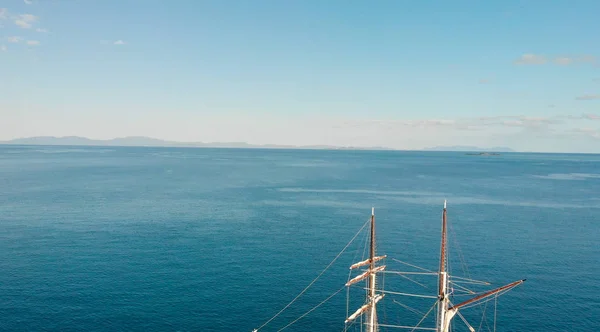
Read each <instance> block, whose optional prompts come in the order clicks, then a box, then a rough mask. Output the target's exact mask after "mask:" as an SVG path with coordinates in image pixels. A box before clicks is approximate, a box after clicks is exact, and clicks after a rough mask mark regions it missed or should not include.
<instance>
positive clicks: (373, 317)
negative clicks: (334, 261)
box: [345, 208, 386, 332]
mask: <svg viewBox="0 0 600 332" xmlns="http://www.w3.org/2000/svg"><path fill="white" fill-rule="evenodd" d="M385 257H386V256H385V255H384V256H379V257H377V256H375V208H373V209H371V243H370V250H369V258H368V259H367V260H364V261H362V262H358V263H355V264H353V265H352V266H350V269H351V270H352V269H356V268H358V267H361V266H365V265H368V266H369V269H368V270H367V271H365V272H364V273H362V274H360V275H358V276H356V277H354V278H353V279H351V280H350V281H348V282H347V283H346V286H351V285H353V284H355V283H357V282H359V281H361V280H365V279H366V280H367V289H368V293H367V298H366V301H365V302H366V303H365V304H364V305H363V306H362V307H360V308H358V310H356V312H354V313H353V314H352V315H350V316H349V317H348V318H347V319H346V322H345V323H348V322H350V321H353V320H354V319H356V318H357V317H358V316H360V315H362V314H363V313H366V316H367V332H376V331H377V310H376V305H377V302H379V300H381V299H382V298H383V296H384V294H377V293H376V292H375V291H376V284H375V282H376V274H377V272H381V271H383V270H384V269H385V265H382V266H375V263H376V262H377V261H380V260H382V259H384V258H385Z"/></svg>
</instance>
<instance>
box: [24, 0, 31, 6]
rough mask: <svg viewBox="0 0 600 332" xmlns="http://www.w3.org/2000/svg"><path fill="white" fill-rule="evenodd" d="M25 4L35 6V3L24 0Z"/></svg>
mask: <svg viewBox="0 0 600 332" xmlns="http://www.w3.org/2000/svg"><path fill="white" fill-rule="evenodd" d="M23 2H25V4H27V5H31V4H33V1H31V0H23Z"/></svg>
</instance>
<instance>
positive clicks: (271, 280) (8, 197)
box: [0, 146, 600, 332]
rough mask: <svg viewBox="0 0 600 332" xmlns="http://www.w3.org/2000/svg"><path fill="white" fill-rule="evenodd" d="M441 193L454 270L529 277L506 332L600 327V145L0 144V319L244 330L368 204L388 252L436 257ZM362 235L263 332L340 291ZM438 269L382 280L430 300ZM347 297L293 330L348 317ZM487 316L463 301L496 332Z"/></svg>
mask: <svg viewBox="0 0 600 332" xmlns="http://www.w3.org/2000/svg"><path fill="white" fill-rule="evenodd" d="M444 199H447V200H448V216H449V223H450V237H451V239H450V240H449V243H450V252H449V254H450V256H451V257H453V258H452V259H451V262H450V266H451V269H452V271H453V273H455V274H456V275H461V276H470V277H472V278H475V279H480V280H487V281H490V282H492V283H493V286H500V285H503V284H505V283H508V282H511V281H514V280H518V279H522V278H527V282H526V283H524V284H523V285H521V286H519V287H517V288H515V289H514V290H512V291H511V292H509V293H507V294H505V295H503V296H501V297H499V298H498V302H497V317H496V323H495V324H496V326H497V330H498V331H544V332H546V331H591V330H595V329H596V328H597V326H598V325H600V295H599V294H600V281H598V280H599V279H598V276H599V275H600V241H599V239H600V224H599V222H600V220H599V218H598V217H597V216H598V214H599V213H600V155H557V154H503V155H500V156H468V155H465V154H464V153H459V152H452V153H451V152H384V151H377V152H371V151H309V150H306V151H303V150H244V149H185V148H125V147H123V148H113V147H110V148H109V147H41V146H0V330H2V331H82V330H87V331H250V330H251V329H253V328H257V327H259V326H260V325H261V324H263V323H264V322H265V321H267V320H268V319H269V318H271V317H272V316H273V315H275V314H276V313H277V312H278V311H279V310H280V309H281V308H282V307H283V306H285V305H286V304H287V303H288V302H289V301H291V300H292V299H293V298H294V297H295V296H296V295H297V294H298V293H299V292H300V291H301V290H302V289H304V287H305V286H306V285H307V284H308V283H309V282H311V281H312V280H313V279H314V278H315V277H316V276H317V275H318V274H319V273H320V272H321V271H322V270H323V268H325V266H326V265H327V264H328V263H329V262H330V261H331V260H332V259H333V258H334V257H335V256H336V255H337V253H338V252H339V251H340V250H341V249H342V248H343V247H344V246H345V245H346V244H347V243H348V241H349V240H350V239H351V238H352V237H353V236H354V235H355V234H356V232H357V231H358V230H359V229H360V228H361V227H362V226H363V224H364V223H365V222H366V221H367V220H368V218H369V215H370V212H371V207H372V206H374V207H375V209H376V215H377V217H376V220H377V234H378V235H377V239H378V243H377V249H378V252H379V253H380V254H387V255H388V257H390V258H391V257H393V258H396V259H398V260H401V261H407V262H410V263H413V264H417V265H419V266H423V267H425V268H427V269H431V270H435V269H436V267H437V259H438V255H439V236H440V218H441V208H442V204H443V200H444ZM364 240H365V237H364V236H363V235H362V233H361V235H359V237H358V238H357V240H356V241H355V243H356V245H355V244H354V243H353V244H352V245H351V246H350V247H349V248H348V250H347V251H345V252H344V254H342V255H341V256H340V258H339V259H338V260H337V261H336V263H335V264H334V265H333V266H332V267H331V268H330V269H329V270H327V271H326V272H325V273H324V274H323V275H322V277H321V278H320V279H319V280H317V282H315V284H314V286H313V287H312V288H311V289H309V291H307V292H306V294H305V295H304V296H303V297H301V298H300V299H299V300H298V301H297V302H295V303H294V304H293V305H291V306H290V307H289V309H288V310H286V311H285V312H284V313H282V314H281V315H280V316H278V317H277V318H276V319H274V320H273V321H272V322H271V323H270V324H268V325H267V326H265V327H264V328H263V329H262V330H261V331H277V330H278V329H279V328H281V327H283V326H285V325H286V324H287V323H289V322H290V321H292V320H294V319H295V318H297V317H298V316H300V315H302V314H303V313H304V312H306V311H307V310H309V309H311V308H312V307H314V306H315V305H317V304H318V303H319V302H321V301H322V300H324V299H325V298H326V297H328V296H329V295H330V294H332V293H334V292H336V291H337V290H339V289H341V287H342V286H343V284H344V283H345V282H346V281H347V279H348V266H349V264H350V263H352V262H353V261H354V260H355V259H357V258H360V256H361V255H362V253H363V248H364V246H363V244H364V242H363V241H364ZM387 261H388V262H389V264H390V266H391V265H392V264H393V263H394V261H392V260H391V259H388V260H387ZM463 263H466V266H467V267H468V269H466V268H465V267H464V266H465V265H464V264H463ZM395 267H399V268H405V267H403V266H402V265H399V266H398V265H396V266H395ZM405 270H406V269H405ZM427 278H429V277H428V276H425V277H423V278H421V279H418V280H415V281H417V282H419V283H420V284H422V286H421V285H418V284H416V283H415V282H412V281H411V280H405V279H403V278H394V276H393V275H386V277H385V280H384V282H385V288H386V289H391V288H392V287H393V290H395V291H399V292H403V291H411V292H413V291H414V292H419V293H420V294H428V295H435V292H436V290H435V279H434V278H433V280H429V279H427ZM465 286H468V285H465ZM493 286H490V287H493ZM478 290H479V289H478ZM353 291H354V290H353ZM345 295H346V292H345V291H342V292H340V293H339V294H338V295H336V296H335V297H333V298H332V299H331V300H330V301H328V302H326V303H325V304H324V305H322V306H321V307H319V308H318V309H317V310H315V311H313V312H312V313H310V314H309V315H307V316H306V317H305V318H303V319H301V320H299V321H298V322H297V323H295V324H294V325H292V326H290V327H289V328H288V329H287V330H288V331H341V330H343V327H344V323H343V322H344V319H345V315H346V314H347V310H348V309H347V302H346V297H345ZM351 295H355V294H351ZM356 295H358V297H352V298H351V302H350V305H351V307H350V311H353V309H355V308H356V306H357V305H359V304H360V303H359V302H360V300H361V299H360V296H361V290H360V289H358V292H357V294H356ZM432 301H433V300H431V299H405V298H402V297H394V296H392V295H390V296H386V298H385V299H384V300H382V302H380V306H379V308H380V309H379V319H380V320H381V321H383V320H387V321H392V322H394V323H402V324H403V325H413V324H416V323H417V322H418V321H419V319H420V316H419V315H417V314H416V313H415V312H413V311H410V310H407V309H405V307H403V306H401V305H400V304H398V303H401V304H404V305H409V306H410V307H412V308H414V309H417V311H418V312H421V313H424V312H426V311H427V310H429V308H430V306H431V305H432V304H433V302H432ZM493 311H494V308H493V303H491V302H488V303H487V306H482V307H475V308H471V309H466V310H465V311H464V312H463V314H464V315H465V317H466V319H467V320H468V321H469V323H470V324H471V325H473V326H474V327H475V328H476V329H480V330H481V331H487V330H489V329H490V327H491V326H493V324H494V323H493V319H494V317H493ZM482 313H485V315H484V316H483V317H485V319H484V320H481V317H482ZM425 323H430V321H426V322H424V324H425ZM454 327H455V331H466V330H467V329H466V327H465V325H464V324H463V323H462V322H461V321H460V320H459V319H458V318H456V319H455V323H454ZM353 328H356V326H354V327H353ZM382 330H384V331H385V330H386V329H385V328H384V329H382Z"/></svg>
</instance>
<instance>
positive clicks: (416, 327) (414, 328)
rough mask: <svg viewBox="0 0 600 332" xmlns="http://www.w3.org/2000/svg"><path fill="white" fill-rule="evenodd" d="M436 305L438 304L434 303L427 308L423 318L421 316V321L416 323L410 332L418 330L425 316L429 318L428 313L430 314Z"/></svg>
mask: <svg viewBox="0 0 600 332" xmlns="http://www.w3.org/2000/svg"><path fill="white" fill-rule="evenodd" d="M437 304H438V301H435V303H434V304H433V305H432V306H431V308H429V311H427V313H426V314H425V316H423V318H421V320H420V321H419V322H418V323H417V325H416V326H415V327H413V329H412V330H411V331H410V332H415V330H416V329H418V328H419V325H421V323H423V321H424V320H425V318H427V316H429V313H430V312H431V310H433V308H435V307H436V306H437Z"/></svg>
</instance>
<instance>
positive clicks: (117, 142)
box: [0, 136, 515, 152]
mask: <svg viewBox="0 0 600 332" xmlns="http://www.w3.org/2000/svg"><path fill="white" fill-rule="evenodd" d="M0 144H11V145H63V146H65V145H71V146H146V147H204V148H246V149H252V148H260V149H315V150H398V149H393V148H386V147H380V146H374V147H354V146H333V145H304V146H298V145H280V144H249V143H246V142H208V143H204V142H175V141H165V140H161V139H157V138H151V137H144V136H128V137H119V138H113V139H108V140H95V139H90V138H87V137H80V136H63V137H55V136H36V137H26V138H17V139H13V140H9V141H0ZM422 151H461V152H515V151H514V150H513V149H511V148H507V147H492V148H480V147H475V146H436V147H432V148H425V149H422Z"/></svg>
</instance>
